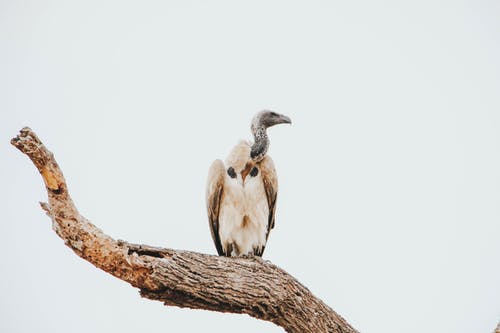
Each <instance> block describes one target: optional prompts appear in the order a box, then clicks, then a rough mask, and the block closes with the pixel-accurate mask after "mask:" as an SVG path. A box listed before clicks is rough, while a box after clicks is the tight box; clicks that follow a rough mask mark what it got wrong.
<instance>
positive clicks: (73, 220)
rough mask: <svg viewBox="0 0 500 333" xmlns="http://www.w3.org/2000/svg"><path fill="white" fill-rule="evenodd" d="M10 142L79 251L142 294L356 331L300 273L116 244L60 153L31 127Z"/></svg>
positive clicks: (305, 328)
mask: <svg viewBox="0 0 500 333" xmlns="http://www.w3.org/2000/svg"><path fill="white" fill-rule="evenodd" d="M11 143H12V144H13V145H14V146H15V147H16V148H18V149H19V150H20V151H21V152H23V153H24V154H26V155H27V156H28V157H29V158H30V159H31V161H32V162H33V164H34V165H35V166H36V168H37V169H38V171H39V172H40V174H41V175H42V178H43V180H44V182H45V186H46V188H47V193H48V201H49V202H48V204H47V203H41V205H42V208H43V209H44V210H45V211H46V213H47V215H48V216H49V217H50V218H51V219H52V225H53V229H54V230H55V232H56V233H57V234H58V235H59V236H60V237H61V238H62V239H63V240H64V242H65V244H66V245H67V246H69V247H70V248H71V249H72V250H73V251H74V252H75V253H76V254H77V255H79V256H80V257H82V258H83V259H85V260H87V261H88V262H90V263H92V264H93V265H95V266H96V267H98V268H100V269H102V270H104V271H106V272H108V273H110V274H112V275H114V276H115V277H117V278H119V279H122V280H124V281H126V282H128V283H130V284H131V285H132V286H134V287H136V288H139V289H140V293H141V295H142V296H143V297H145V298H148V299H151V300H157V301H161V302H163V303H164V304H165V305H175V306H179V307H187V308H192V309H205V310H212V311H219V312H233V313H246V314H248V315H250V316H252V317H255V318H259V319H262V320H267V321H270V322H273V323H275V324H276V325H279V326H281V327H283V328H284V329H285V330H286V331H287V332H300V333H303V332H311V333H312V332H314V333H318V332H339V333H340V332H345V333H347V332H349V333H353V332H356V330H355V329H354V328H352V327H351V326H350V325H349V324H348V323H347V322H346V321H345V320H344V319H343V318H342V317H340V316H339V315H338V314H337V313H335V312H334V311H333V310H332V309H331V308H330V307H328V306H327V305H326V304H324V303H323V302H322V301H321V300H320V299H318V298H316V297H315V296H314V295H312V293H311V292H310V291H309V290H308V289H307V288H306V287H304V286H303V285H302V284H300V283H299V282H298V281H297V280H296V279H295V278H294V277H293V276H291V275H289V274H288V273H287V272H285V271H284V270H282V269H281V268H279V267H277V266H275V265H273V264H272V263H270V262H268V261H264V260H262V259H260V258H251V259H245V258H226V257H219V256H213V255H207V254H201V253H195V252H190V251H179V250H172V249H163V248H157V247H152V246H147V245H134V244H129V243H127V242H125V241H117V240H115V239H113V238H111V237H110V236H108V235H106V234H104V233H103V232H102V231H101V230H100V229H99V228H97V227H96V226H95V225H93V224H92V223H90V222H89V221H88V220H87V219H86V218H85V217H83V216H82V215H80V213H79V212H78V210H77V209H76V207H75V205H74V203H73V201H72V199H71V197H70V195H69V193H68V187H67V185H66V182H65V180H64V177H63V174H62V172H61V169H60V168H59V166H58V165H57V162H56V161H55V159H54V156H53V154H52V153H51V152H50V151H49V150H48V149H47V148H46V147H45V146H44V145H43V143H42V142H41V141H40V139H39V138H38V137H37V135H36V134H35V133H34V132H33V131H32V130H31V129H30V128H27V127H25V128H23V129H22V130H21V131H20V134H19V135H18V136H16V137H15V138H13V139H12V140H11Z"/></svg>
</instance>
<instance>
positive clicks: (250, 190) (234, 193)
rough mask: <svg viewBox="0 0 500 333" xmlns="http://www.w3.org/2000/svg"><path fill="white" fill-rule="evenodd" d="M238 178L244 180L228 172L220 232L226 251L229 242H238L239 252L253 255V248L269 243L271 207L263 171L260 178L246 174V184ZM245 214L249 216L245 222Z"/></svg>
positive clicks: (222, 203)
mask: <svg viewBox="0 0 500 333" xmlns="http://www.w3.org/2000/svg"><path fill="white" fill-rule="evenodd" d="M239 177H240V175H238V178H239ZM238 180H239V181H241V179H234V178H230V177H228V176H227V175H226V181H225V184H226V186H225V188H224V193H225V195H224V198H223V200H222V202H221V210H220V213H219V235H220V239H221V243H222V247H223V248H224V251H226V246H227V245H228V244H231V243H236V245H237V246H238V249H239V251H240V253H239V255H251V254H253V251H254V248H256V247H263V246H265V244H266V233H267V224H268V217H269V206H268V203H267V197H266V193H265V190H264V184H263V182H262V177H261V176H260V172H259V174H258V175H257V177H250V176H247V178H246V179H245V186H242V185H241V183H240V182H239V181H238ZM245 215H246V216H247V217H248V218H247V223H246V224H244V223H243V220H244V216H245ZM231 255H236V254H235V253H231Z"/></svg>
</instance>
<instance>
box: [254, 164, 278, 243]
mask: <svg viewBox="0 0 500 333" xmlns="http://www.w3.org/2000/svg"><path fill="white" fill-rule="evenodd" d="M259 163H260V170H261V174H262V181H263V183H264V189H265V191H266V196H267V204H268V205H269V220H268V223H267V234H266V239H267V238H268V237H269V232H270V231H271V229H272V228H274V221H275V212H276V197H277V195H278V176H277V175H276V169H275V168H274V162H273V160H272V158H271V157H269V156H267V155H266V156H265V157H264V158H263V159H262V161H260V162H259Z"/></svg>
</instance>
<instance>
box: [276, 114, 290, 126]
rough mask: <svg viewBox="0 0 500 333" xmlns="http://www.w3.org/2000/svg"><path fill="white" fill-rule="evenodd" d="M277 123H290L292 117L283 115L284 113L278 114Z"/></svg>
mask: <svg viewBox="0 0 500 333" xmlns="http://www.w3.org/2000/svg"><path fill="white" fill-rule="evenodd" d="M278 124H292V119H290V117H287V116H285V115H284V114H280V117H279V120H278Z"/></svg>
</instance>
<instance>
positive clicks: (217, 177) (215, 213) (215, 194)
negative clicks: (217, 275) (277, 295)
mask: <svg viewBox="0 0 500 333" xmlns="http://www.w3.org/2000/svg"><path fill="white" fill-rule="evenodd" d="M224 174H225V169H224V164H223V163H222V161H221V160H215V161H214V162H213V163H212V165H211V166H210V169H209V170H208V179H207V191H206V201H207V213H208V223H209V226H210V232H211V233H212V239H213V240H214V243H215V248H216V249H217V253H218V254H219V255H220V256H222V255H225V253H224V251H223V249H222V243H221V241H220V235H219V211H220V204H221V201H222V196H223V194H224V193H223V192H224V191H223V190H224Z"/></svg>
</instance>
